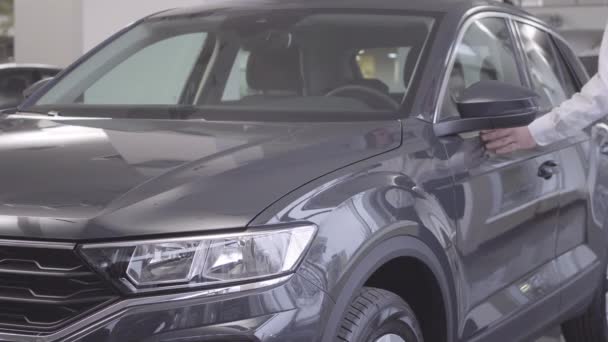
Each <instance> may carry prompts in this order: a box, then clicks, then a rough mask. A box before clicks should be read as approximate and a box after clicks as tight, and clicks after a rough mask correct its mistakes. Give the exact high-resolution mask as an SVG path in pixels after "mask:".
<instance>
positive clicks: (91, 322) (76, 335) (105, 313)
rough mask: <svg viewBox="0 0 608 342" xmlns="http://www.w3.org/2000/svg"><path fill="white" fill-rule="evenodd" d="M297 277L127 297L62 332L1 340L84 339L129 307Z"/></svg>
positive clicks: (252, 287) (4, 335)
mask: <svg viewBox="0 0 608 342" xmlns="http://www.w3.org/2000/svg"><path fill="white" fill-rule="evenodd" d="M292 277H293V274H290V275H286V276H283V277H279V278H274V279H269V280H264V281H259V282H255V283H249V284H243V285H234V286H229V287H223V288H217V289H208V290H202V291H196V292H184V293H179V294H170V295H164V296H151V297H141V298H133V299H126V300H123V301H119V302H116V303H114V304H111V305H110V306H107V307H105V308H103V309H101V310H99V311H96V312H94V313H93V314H91V315H89V316H86V317H84V318H83V319H81V320H79V321H76V322H74V323H73V324H71V325H69V326H67V327H65V328H64V329H62V330H59V331H58V332H55V333H53V334H50V335H45V336H38V335H22V334H11V333H0V341H12V342H52V341H74V340H78V339H81V338H83V337H85V336H87V335H88V334H91V333H93V332H94V331H96V330H97V329H99V328H101V327H103V326H104V325H105V324H108V323H110V322H111V321H112V320H115V319H117V318H119V317H121V316H123V315H125V314H127V313H128V312H129V309H132V308H136V307H140V306H143V305H150V304H162V303H172V302H178V301H182V300H191V299H205V298H209V297H213V296H221V295H228V294H233V293H240V292H246V291H253V290H260V289H267V288H268V289H270V288H272V287H275V286H280V285H283V284H285V283H286V282H288V281H289V280H290V279H291V278H292Z"/></svg>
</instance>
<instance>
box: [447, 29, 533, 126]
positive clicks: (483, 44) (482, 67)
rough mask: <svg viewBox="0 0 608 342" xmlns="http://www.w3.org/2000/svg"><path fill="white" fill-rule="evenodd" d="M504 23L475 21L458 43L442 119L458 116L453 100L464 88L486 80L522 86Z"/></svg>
mask: <svg viewBox="0 0 608 342" xmlns="http://www.w3.org/2000/svg"><path fill="white" fill-rule="evenodd" d="M515 56H516V54H515V48H514V45H513V41H512V39H511V35H510V32H509V28H508V25H507V22H506V21H505V20H504V19H501V18H487V19H482V20H479V21H477V22H475V23H474V24H473V25H471V26H470V27H469V28H468V29H467V32H466V33H465V35H464V37H463V40H462V42H460V44H459V46H458V49H457V52H456V58H455V60H454V65H453V67H452V72H451V74H450V79H449V81H448V89H447V92H446V98H445V99H444V106H443V111H442V116H441V118H450V117H458V116H459V113H458V109H457V107H456V100H457V99H458V97H459V96H460V94H461V93H462V91H463V90H464V89H466V88H467V87H470V86H471V85H473V84H475V83H477V82H479V81H485V80H494V81H501V82H505V83H508V84H513V85H522V82H521V77H520V73H519V69H518V64H517V59H516V57H515Z"/></svg>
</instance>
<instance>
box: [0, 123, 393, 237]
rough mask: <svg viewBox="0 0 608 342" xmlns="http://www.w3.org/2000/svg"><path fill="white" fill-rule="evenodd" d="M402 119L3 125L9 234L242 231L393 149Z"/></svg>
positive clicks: (1, 155) (1, 224)
mask: <svg viewBox="0 0 608 342" xmlns="http://www.w3.org/2000/svg"><path fill="white" fill-rule="evenodd" d="M400 141H401V126H400V122H399V121H397V120H393V121H382V122H370V121H367V122H349V123H326V122H324V123H321V122H317V123H276V122H274V123H244V122H207V121H204V120H187V121H184V120H138V119H78V118H54V117H41V116H37V115H23V114H21V115H13V116H9V117H7V118H5V119H2V120H1V121H0V160H1V161H2V168H0V189H2V190H1V191H0V236H2V237H5V238H7V237H8V238H18V239H21V238H25V239H52V240H67V241H82V240H97V239H112V238H122V237H135V236H145V235H158V234H168V233H194V232H203V231H210V230H224V229H243V228H244V227H246V225H247V224H248V223H249V222H250V221H251V220H252V219H253V218H254V217H255V216H256V215H258V214H259V213H260V212H261V211H263V210H264V208H266V207H268V206H269V205H270V204H272V203H273V202H275V201H277V200H278V199H280V198H281V197H282V196H284V195H286V194H287V193H289V192H291V191H293V190H295V189H296V188H298V187H300V186H302V185H303V184H305V183H307V182H309V181H311V180H314V179H315V178H317V177H320V176H322V175H324V174H327V173H329V172H332V171H334V170H337V169H339V168H341V167H344V166H346V165H348V164H352V163H354V162H357V161H360V160H363V159H365V158H369V157H372V156H374V155H377V154H380V153H382V152H384V151H388V150H391V149H394V148H396V147H398V146H399V144H400Z"/></svg>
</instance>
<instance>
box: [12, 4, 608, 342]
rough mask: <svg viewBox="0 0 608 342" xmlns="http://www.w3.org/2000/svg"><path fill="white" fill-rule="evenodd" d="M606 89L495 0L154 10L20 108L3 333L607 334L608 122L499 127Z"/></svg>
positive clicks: (578, 339) (81, 337)
mask: <svg viewBox="0 0 608 342" xmlns="http://www.w3.org/2000/svg"><path fill="white" fill-rule="evenodd" d="M586 81H587V74H586V72H585V71H584V69H583V66H582V64H581V63H580V61H579V59H578V58H577V57H576V56H575V55H574V53H573V52H572V50H571V49H570V48H569V46H568V45H567V44H566V43H565V42H564V41H563V40H562V39H561V37H560V36H559V35H558V34H556V33H555V32H554V31H552V30H551V28H549V27H548V26H546V25H545V24H544V23H543V22H541V21H539V20H537V19H536V18H534V17H532V16H530V15H528V14H526V13H525V12H522V11H521V10H519V9H517V8H515V7H513V6H508V5H503V4H499V3H497V2H494V1H488V2H480V1H471V2H469V1H458V2H454V1H445V2H442V1H393V0H374V1H369V0H351V1H341V0H323V1H265V0H259V1H258V0H251V1H246V2H232V1H230V2H225V3H224V2H214V3H208V4H206V5H203V6H201V7H197V8H191V9H175V10H170V11H166V12H162V13H159V14H156V15H153V16H150V17H148V18H145V19H144V20H142V21H139V22H137V23H135V24H134V25H132V26H130V27H128V28H126V29H125V30H123V31H121V32H120V33H118V34H117V35H116V36H114V37H112V38H110V40H108V41H107V42H106V43H104V44H102V45H101V46H99V47H98V48H96V49H93V50H92V51H91V52H90V53H88V54H87V55H86V56H84V57H83V58H82V59H81V60H79V61H77V62H76V63H75V64H73V65H72V66H70V67H69V68H68V69H67V70H66V71H65V72H62V73H61V74H60V75H59V76H57V77H56V78H55V79H53V81H52V82H51V83H47V84H46V86H44V87H43V88H41V89H40V91H38V92H36V93H35V94H33V95H32V96H31V97H29V98H28V99H27V100H26V102H25V103H24V104H22V105H21V106H20V107H19V109H18V111H19V113H16V114H14V115H9V116H7V117H5V118H3V119H2V120H0V126H1V127H2V128H3V133H2V134H1V135H0V159H1V160H2V168H0V189H2V191H0V235H1V237H2V238H3V239H4V240H0V246H2V248H1V249H0V257H1V259H0V261H1V262H0V274H1V275H2V276H1V277H0V340H9V341H36V342H38V341H86V342H105V341H108V342H109V341H222V340H224V341H239V342H240V341H243V342H244V341H264V342H270V341H288V342H300V341H306V342H309V341H353V342H354V341H357V342H359V341H373V342H387V341H390V342H393V341H399V342H403V341H407V342H416V341H423V340H425V341H431V342H443V341H492V342H497V341H498V342H500V341H505V342H513V341H525V340H527V339H530V338H534V337H535V336H538V335H539V334H542V333H543V331H545V329H547V328H548V327H552V326H556V325H562V326H563V331H564V335H565V338H566V340H567V341H568V342H592V341H605V340H606V337H608V334H607V329H606V328H607V320H606V307H605V290H606V242H607V241H606V227H605V224H604V223H605V222H606V220H605V213H606V211H605V210H602V208H605V206H604V205H605V203H599V202H601V201H602V199H603V198H606V197H605V196H601V194H600V193H598V190H597V189H605V186H602V185H603V181H604V179H605V178H604V177H599V176H598V170H599V169H600V167H599V166H598V165H600V166H601V165H604V164H602V163H605V159H606V158H605V156H604V151H605V147H606V142H607V141H608V126H604V125H597V126H595V127H594V128H593V132H592V138H593V139H592V140H590V139H589V136H587V135H585V134H583V133H582V132H581V134H580V135H579V136H575V137H571V138H568V139H564V140H562V141H559V142H558V143H555V144H552V145H550V146H546V147H539V148H537V149H534V150H529V151H523V152H520V153H516V154H512V155H507V156H497V155H491V154H488V153H487V152H486V151H485V149H484V147H483V144H482V143H481V141H480V139H479V131H480V130H484V129H493V128H502V127H513V126H521V125H526V124H528V123H530V122H531V121H532V120H534V119H535V118H536V117H538V116H541V115H543V114H544V113H546V112H547V111H549V110H550V109H551V108H553V107H554V106H556V105H558V104H559V103H561V102H562V101H563V100H565V99H567V98H568V97H569V96H571V95H572V94H574V93H575V92H576V91H578V90H579V89H580V87H581V86H582V85H583V84H584V83H585V82H586ZM602 191H603V190H602Z"/></svg>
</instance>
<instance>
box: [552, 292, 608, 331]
mask: <svg viewBox="0 0 608 342" xmlns="http://www.w3.org/2000/svg"><path fill="white" fill-rule="evenodd" d="M607 284H608V281H606V280H604V284H603V286H600V287H599V288H598V290H597V292H596V295H595V298H594V299H593V302H592V303H591V305H589V308H587V311H585V313H583V314H582V315H581V316H579V317H576V318H574V319H572V320H570V321H568V322H566V323H564V324H563V325H562V333H563V335H564V338H565V340H566V342H606V341H608V321H606V309H607V308H606V289H607Z"/></svg>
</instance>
